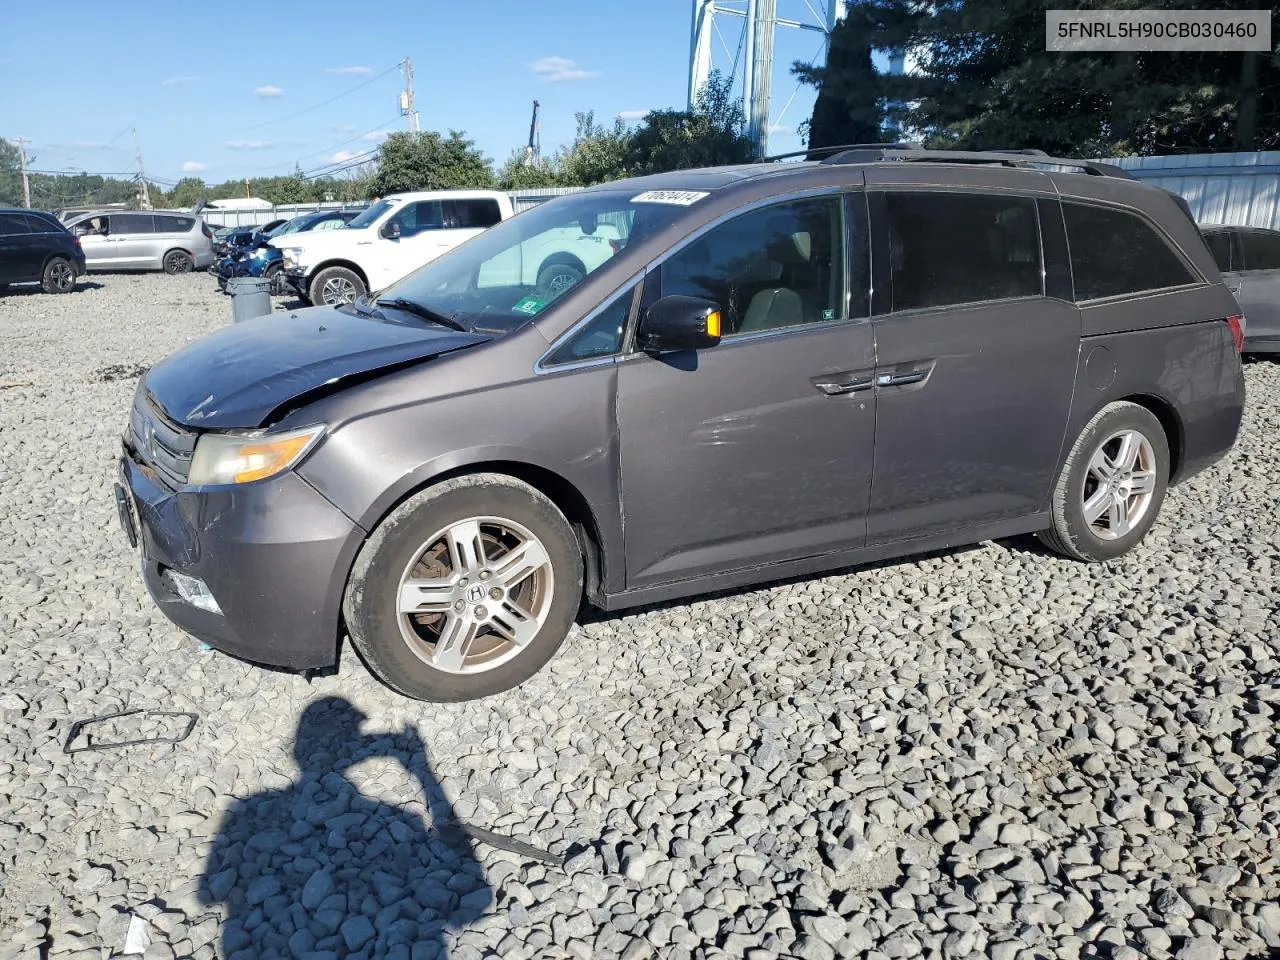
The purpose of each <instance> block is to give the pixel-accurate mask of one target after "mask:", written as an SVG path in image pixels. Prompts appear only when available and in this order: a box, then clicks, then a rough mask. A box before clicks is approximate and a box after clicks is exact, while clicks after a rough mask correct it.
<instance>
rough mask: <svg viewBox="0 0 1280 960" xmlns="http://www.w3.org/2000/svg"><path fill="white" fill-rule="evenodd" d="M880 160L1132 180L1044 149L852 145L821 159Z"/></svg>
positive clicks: (1110, 166)
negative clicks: (1058, 170) (1065, 170)
mask: <svg viewBox="0 0 1280 960" xmlns="http://www.w3.org/2000/svg"><path fill="white" fill-rule="evenodd" d="M883 160H891V161H905V162H914V163H990V164H999V165H1000V166H1005V167H1027V168H1031V169H1036V168H1043V167H1071V168H1074V169H1076V170H1079V171H1080V172H1081V173H1085V174H1089V175H1090V176H1095V177H1117V178H1119V179H1123V180H1132V179H1133V177H1131V176H1130V175H1129V172H1128V171H1127V170H1124V169H1123V168H1121V167H1117V166H1115V165H1114V164H1111V163H1102V162H1101V161H1098V160H1080V159H1076V158H1067V157H1052V156H1050V155H1049V154H1047V153H1045V152H1044V151H1043V150H926V149H924V148H922V147H920V146H919V145H912V146H911V147H910V148H908V149H901V148H898V147H890V146H869V147H852V148H849V149H847V150H842V151H840V152H838V153H834V154H832V155H831V156H829V157H827V158H826V159H825V160H823V161H822V162H823V163H830V164H837V163H838V164H845V163H876V162H879V161H883Z"/></svg>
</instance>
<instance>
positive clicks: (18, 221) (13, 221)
mask: <svg viewBox="0 0 1280 960" xmlns="http://www.w3.org/2000/svg"><path fill="white" fill-rule="evenodd" d="M30 232H31V230H30V228H29V227H28V226H27V218H26V217H24V216H23V215H22V214H20V213H0V237H11V236H13V235H14V234H18V233H30Z"/></svg>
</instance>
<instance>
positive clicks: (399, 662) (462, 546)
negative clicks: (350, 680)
mask: <svg viewBox="0 0 1280 960" xmlns="http://www.w3.org/2000/svg"><path fill="white" fill-rule="evenodd" d="M581 599H582V553H581V550H580V549H579V547H578V543H577V540H576V538H575V537H574V534H573V531H572V530H571V529H570V527H569V524H568V522H567V521H566V520H565V518H564V515H563V514H561V513H560V511H559V510H558V509H557V508H556V506H555V505H554V504H553V503H552V502H551V501H550V500H548V499H547V498H546V497H544V496H543V495H542V494H541V493H539V492H538V491H537V490H534V489H533V488H532V487H530V486H528V485H526V484H524V483H521V482H520V481H518V480H515V479H513V478H511V477H506V476H502V475H500V474H477V475H475V476H469V477H459V478H457V479H454V480H449V481H445V482H444V483H442V484H440V485H439V486H437V487H432V488H429V489H427V490H425V491H423V492H422V493H419V494H417V495H416V496H414V497H411V498H410V499H409V500H407V501H406V502H405V503H404V504H402V505H401V506H400V507H398V508H397V509H396V510H395V511H394V512H393V513H392V514H391V515H390V516H389V517H388V518H387V519H386V520H384V521H383V523H382V524H381V525H380V526H379V527H378V529H377V530H375V531H374V534H373V536H371V537H370V538H369V541H368V542H367V543H366V544H365V546H364V549H363V550H362V551H361V553H360V556H359V557H358V558H357V560H356V564H355V567H354V569H353V570H352V574H351V580H350V582H349V583H348V585H347V591H346V595H345V598H344V603H343V612H344V614H345V617H346V623H347V629H348V631H349V632H350V634H351V640H352V643H353V645H354V646H355V648H356V650H357V651H359V653H360V655H361V656H362V657H363V658H364V660H365V662H366V663H367V664H368V666H369V667H370V669H371V670H372V671H373V672H374V673H375V674H376V675H377V676H378V677H380V678H381V679H382V680H383V681H384V682H385V683H386V684H387V685H388V686H390V687H392V688H393V689H395V690H398V691H399V692H400V693H403V694H405V695H407V696H410V697H415V698H417V699H420V700H445V701H453V700H471V699H474V698H476V697H483V696H488V695H490V694H494V693H498V692H501V691H503V690H507V689H509V688H511V687H514V686H516V685H517V684H519V683H522V682H523V681H524V680H526V679H528V678H529V677H531V676H532V675H533V674H534V673H536V672H537V671H538V669H539V668H541V667H542V665H543V664H544V663H546V662H547V660H549V659H550V658H551V656H552V655H553V654H554V653H555V652H556V650H558V649H559V647H560V645H561V644H562V643H563V642H564V639H565V637H566V636H567V635H568V632H569V629H570V627H571V626H572V625H573V619H574V617H575V615H576V614H577V612H578V606H579V603H580V602H581Z"/></svg>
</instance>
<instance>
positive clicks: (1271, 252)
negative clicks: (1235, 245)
mask: <svg viewBox="0 0 1280 960" xmlns="http://www.w3.org/2000/svg"><path fill="white" fill-rule="evenodd" d="M1240 245H1241V246H1242V247H1243V248H1244V267H1243V269H1245V270H1280V233H1271V232H1270V231H1267V230H1244V231H1242V232H1241V233H1240Z"/></svg>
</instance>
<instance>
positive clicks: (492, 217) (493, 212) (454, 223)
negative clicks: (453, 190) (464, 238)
mask: <svg viewBox="0 0 1280 960" xmlns="http://www.w3.org/2000/svg"><path fill="white" fill-rule="evenodd" d="M445 216H446V217H447V218H448V220H449V226H451V227H456V228H458V229H465V228H471V229H475V228H477V227H481V228H483V227H492V226H493V225H494V224H495V223H498V222H500V221H501V220H502V211H501V210H499V209H498V201H497V200H494V199H493V198H492V197H478V198H476V199H474V200H452V201H448V202H446V203H445Z"/></svg>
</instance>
